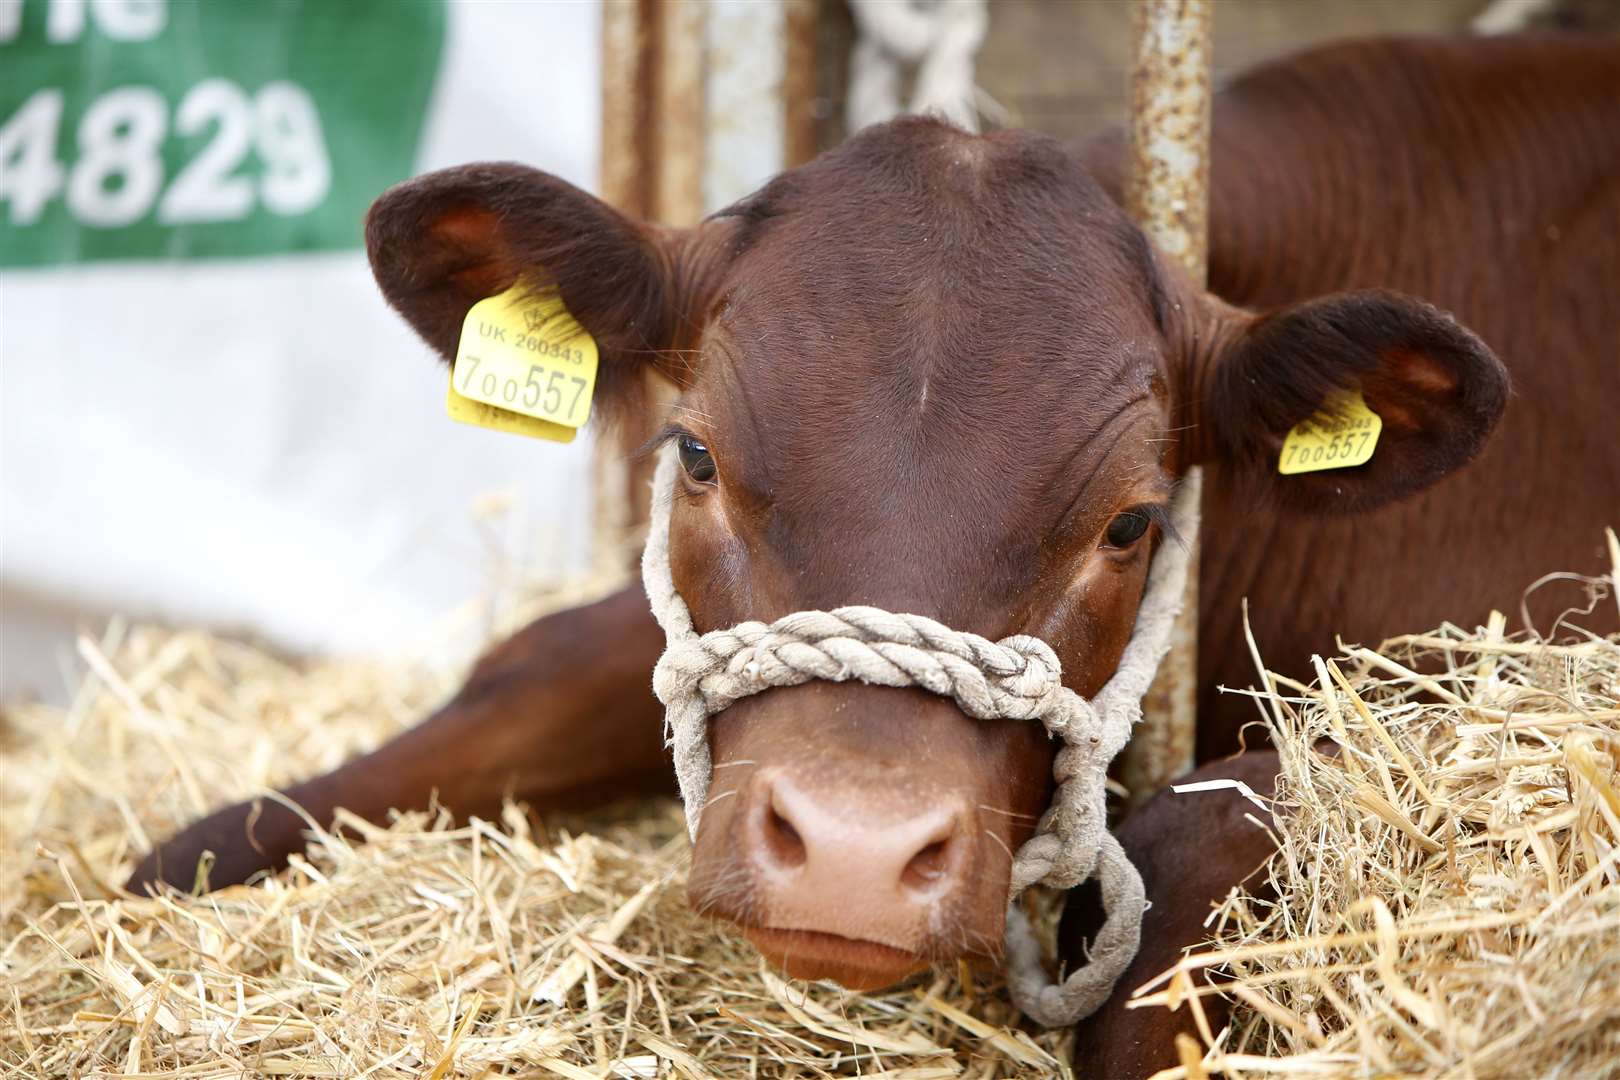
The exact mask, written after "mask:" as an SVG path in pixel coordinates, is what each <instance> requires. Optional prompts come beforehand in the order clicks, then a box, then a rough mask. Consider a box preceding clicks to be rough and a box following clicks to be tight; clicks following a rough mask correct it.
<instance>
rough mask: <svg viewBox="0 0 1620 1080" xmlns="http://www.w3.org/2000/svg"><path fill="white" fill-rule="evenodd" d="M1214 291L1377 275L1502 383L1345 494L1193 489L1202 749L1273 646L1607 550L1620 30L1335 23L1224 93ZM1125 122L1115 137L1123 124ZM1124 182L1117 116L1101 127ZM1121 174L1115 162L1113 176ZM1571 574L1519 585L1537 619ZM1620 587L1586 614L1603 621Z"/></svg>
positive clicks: (1562, 596) (1426, 620)
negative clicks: (1531, 592)
mask: <svg viewBox="0 0 1620 1080" xmlns="http://www.w3.org/2000/svg"><path fill="white" fill-rule="evenodd" d="M1214 131H1215V147H1214V157H1213V165H1212V170H1211V173H1212V175H1211V208H1210V288H1211V289H1212V290H1213V291H1215V292H1216V293H1218V294H1219V295H1221V296H1222V297H1224V298H1225V299H1227V300H1229V301H1231V302H1233V303H1237V304H1240V305H1243V306H1245V307H1252V308H1257V309H1258V308H1270V307H1275V306H1278V305H1283V304H1287V303H1290V302H1293V301H1298V300H1303V299H1306V298H1308V297H1312V296H1316V295H1320V294H1322V293H1327V292H1334V291H1339V290H1345V289H1356V288H1367V287H1375V286H1376V287H1385V288H1393V289H1398V290H1400V291H1403V292H1407V293H1410V294H1412V295H1414V296H1418V297H1421V298H1423V299H1425V300H1428V301H1430V302H1432V303H1434V304H1436V305H1437V306H1439V307H1441V308H1443V309H1445V310H1448V311H1450V312H1452V313H1453V314H1455V315H1456V317H1457V318H1458V320H1459V321H1461V322H1462V323H1464V324H1465V325H1467V326H1469V327H1471V328H1472V329H1473V330H1475V331H1476V332H1477V333H1478V334H1479V335H1480V336H1481V337H1482V338H1483V339H1484V340H1485V341H1486V342H1487V343H1488V344H1490V345H1491V347H1492V348H1493V349H1495V350H1496V352H1497V354H1498V355H1499V356H1500V357H1501V358H1502V360H1503V362H1504V363H1505V364H1506V365H1507V367H1508V369H1509V371H1510V372H1511V373H1512V378H1513V397H1512V400H1511V402H1510V404H1509V406H1508V409H1507V412H1506V414H1505V416H1504V418H1503V420H1502V423H1501V425H1500V426H1499V428H1498V430H1497V433H1496V435H1495V437H1494V438H1493V440H1492V441H1491V443H1490V444H1489V445H1488V447H1487V449H1486V450H1485V452H1484V453H1483V454H1482V455H1481V456H1480V457H1479V458H1477V459H1476V460H1475V461H1474V462H1473V463H1472V464H1470V465H1468V466H1466V467H1465V468H1463V469H1462V470H1461V471H1459V472H1458V473H1457V474H1455V475H1453V476H1451V477H1449V478H1447V479H1446V480H1443V481H1442V482H1440V483H1439V484H1438V485H1436V486H1435V487H1434V488H1432V489H1430V490H1428V491H1427V492H1424V493H1422V494H1420V495H1418V496H1416V497H1413V498H1410V499H1407V500H1405V501H1402V502H1399V503H1396V504H1394V505H1392V506H1388V507H1386V508H1384V509H1382V510H1379V511H1376V512H1373V513H1370V514H1364V515H1360V516H1355V517H1345V518H1316V517H1306V516H1302V515H1298V514H1287V513H1282V512H1280V511H1277V510H1275V509H1273V508H1271V507H1269V506H1267V505H1265V504H1264V502H1263V500H1257V499H1256V497H1255V492H1254V491H1253V490H1252V488H1251V487H1249V486H1247V485H1244V484H1243V483H1242V482H1241V481H1240V480H1239V479H1238V478H1235V477H1234V476H1232V475H1229V474H1227V473H1223V472H1222V470H1221V469H1219V468H1218V467H1216V468H1211V469H1210V470H1209V471H1208V480H1207V487H1206V495H1205V521H1206V528H1205V530H1204V556H1203V564H1202V573H1201V578H1202V581H1201V584H1202V591H1203V600H1202V608H1203V612H1202V618H1201V624H1202V628H1201V634H1200V640H1201V653H1200V658H1199V668H1200V683H1201V686H1202V687H1203V688H1204V690H1203V699H1202V701H1201V702H1200V706H1201V715H1202V716H1203V717H1204V720H1203V722H1202V723H1201V736H1200V748H1199V756H1200V758H1208V757H1211V756H1214V755H1216V754H1220V753H1224V752H1227V751H1229V750H1231V749H1233V748H1234V747H1235V732H1236V725H1237V724H1238V723H1242V722H1245V721H1247V720H1250V719H1253V717H1254V713H1253V711H1252V705H1250V704H1249V703H1248V702H1247V701H1246V700H1244V699H1241V698H1232V697H1229V696H1222V695H1220V694H1219V692H1218V690H1217V689H1216V687H1217V686H1219V685H1226V686H1245V685H1249V684H1251V683H1252V682H1253V679H1254V671H1253V665H1252V663H1251V662H1250V661H1249V658H1248V656H1247V652H1246V649H1245V647H1244V644H1243V634H1242V622H1241V619H1242V615H1241V606H1240V600H1241V599H1242V598H1243V597H1248V599H1249V602H1250V618H1251V622H1252V624H1253V627H1254V631H1255V635H1256V637H1257V639H1258V641H1259V644H1260V647H1261V650H1262V652H1263V654H1264V656H1265V658H1266V660H1267V663H1268V664H1269V665H1270V666H1272V667H1274V668H1276V669H1277V670H1281V671H1285V672H1289V673H1293V674H1307V675H1308V673H1309V668H1308V660H1309V657H1310V655H1311V654H1312V653H1313V652H1320V653H1324V654H1326V653H1330V652H1332V651H1333V650H1334V648H1335V636H1336V635H1338V636H1341V637H1342V638H1343V639H1344V640H1346V641H1350V642H1356V641H1359V642H1365V643H1376V642H1377V641H1379V640H1381V639H1382V638H1384V637H1386V636H1389V635H1391V634H1396V633H1401V632H1407V631H1415V630H1420V629H1424V628H1427V627H1430V626H1434V625H1437V624H1438V623H1440V622H1441V621H1443V620H1452V621H1456V622H1460V623H1464V624H1467V625H1473V624H1476V623H1481V622H1483V621H1484V619H1485V617H1486V616H1487V614H1488V613H1489V611H1490V610H1491V609H1492V608H1493V607H1494V608H1500V609H1504V610H1507V611H1509V612H1511V613H1515V614H1516V613H1517V612H1518V610H1519V608H1518V605H1519V601H1520V596H1521V594H1522V592H1523V590H1524V589H1525V588H1526V587H1527V586H1529V585H1530V584H1531V583H1532V582H1533V581H1535V580H1536V579H1537V578H1539V577H1540V576H1541V575H1543V574H1545V573H1546V572H1548V571H1552V570H1573V571H1579V572H1583V573H1589V574H1591V573H1598V572H1601V571H1602V570H1603V569H1605V568H1606V566H1605V564H1606V561H1607V560H1606V557H1605V556H1604V554H1603V535H1602V529H1603V527H1604V526H1605V525H1615V524H1620V520H1617V519H1620V43H1615V42H1611V41H1607V40H1597V39H1577V38H1561V37H1546V38H1509V39H1402V40H1391V41H1379V42H1365V43H1351V44H1346V45H1338V46H1331V47H1328V48H1325V49H1320V50H1317V51H1315V52H1312V53H1307V54H1304V55H1301V56H1299V57H1295V58H1291V59H1289V60H1285V61H1282V62H1279V63H1276V64H1272V65H1268V66H1267V67H1264V68H1260V69H1257V70H1256V71H1254V72H1252V73H1250V74H1248V75H1246V76H1244V77H1242V78H1240V79H1239V80H1238V81H1237V82H1235V83H1234V84H1233V85H1232V86H1230V87H1229V88H1227V89H1226V90H1224V91H1223V92H1222V93H1221V94H1220V95H1219V97H1218V98H1217V104H1216V108H1215V117H1214ZM1110 143H1112V146H1110V145H1109V144H1110ZM1088 159H1089V160H1091V161H1092V162H1095V163H1098V164H1099V169H1098V171H1099V172H1100V173H1102V174H1103V176H1104V179H1105V182H1111V183H1112V184H1113V185H1114V186H1115V187H1116V189H1117V163H1118V161H1119V155H1118V141H1117V137H1114V138H1106V139H1105V140H1099V142H1098V143H1097V144H1095V145H1094V146H1092V147H1090V148H1089V150H1088ZM1109 173H1113V175H1111V176H1110V175H1108V174H1109ZM1583 600H1584V596H1583V594H1582V593H1581V591H1580V590H1579V589H1578V588H1576V587H1573V586H1571V585H1568V584H1563V585H1555V586H1553V587H1551V588H1549V589H1544V590H1542V591H1541V592H1540V593H1538V594H1536V596H1535V597H1533V598H1532V600H1531V601H1530V603H1529V611H1530V613H1531V615H1532V618H1534V619H1535V621H1536V622H1537V623H1538V624H1539V625H1540V626H1541V628H1542V629H1546V628H1547V627H1548V625H1549V624H1550V622H1551V621H1552V619H1553V618H1554V617H1556V615H1557V614H1558V613H1559V612H1561V611H1562V610H1564V608H1566V607H1568V606H1569V605H1570V604H1571V603H1575V602H1581V601H1583ZM1614 623H1615V617H1614V607H1613V604H1612V603H1609V604H1607V605H1605V606H1604V607H1603V608H1602V609H1601V611H1600V612H1599V613H1598V615H1597V617H1596V618H1594V619H1587V620H1585V621H1584V623H1583V625H1587V626H1589V627H1591V628H1594V629H1612V628H1613V626H1614Z"/></svg>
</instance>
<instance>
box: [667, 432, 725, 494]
mask: <svg viewBox="0 0 1620 1080" xmlns="http://www.w3.org/2000/svg"><path fill="white" fill-rule="evenodd" d="M675 450H676V452H677V453H678V454H680V457H681V468H683V469H685V470H686V475H687V476H690V477H691V478H692V480H693V481H694V482H696V483H699V484H712V483H714V475H715V468H714V455H713V454H711V453H709V448H708V447H707V446H704V445H703V444H702V443H700V442H698V441H697V440H696V439H694V438H693V437H692V436H690V435H680V436H677V437H676V439H675Z"/></svg>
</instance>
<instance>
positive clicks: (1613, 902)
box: [1137, 531, 1620, 1080]
mask: <svg viewBox="0 0 1620 1080" xmlns="http://www.w3.org/2000/svg"><path fill="white" fill-rule="evenodd" d="M1608 546H1609V552H1610V557H1611V559H1612V560H1613V564H1614V572H1613V574H1612V575H1610V576H1609V577H1608V578H1607V579H1606V580H1605V579H1597V580H1594V581H1591V582H1588V586H1589V589H1590V592H1589V597H1590V602H1591V604H1592V605H1606V606H1608V607H1609V610H1610V611H1611V612H1612V610H1613V605H1615V604H1617V603H1620V543H1617V541H1616V538H1615V534H1614V533H1613V532H1612V531H1611V532H1610V533H1609V534H1608ZM1550 577H1559V578H1565V579H1567V578H1568V577H1569V575H1550ZM1544 580H1545V579H1544ZM1588 610H1592V609H1591V608H1589V609H1588ZM1582 614H1583V613H1582V612H1573V613H1566V615H1565V618H1564V620H1562V625H1561V626H1560V627H1559V630H1558V632H1557V633H1556V634H1555V633H1552V632H1550V631H1549V632H1548V634H1547V635H1546V638H1547V639H1552V640H1547V639H1542V638H1537V637H1532V636H1530V635H1529V634H1522V635H1518V636H1513V637H1510V636H1507V635H1505V634H1504V633H1503V631H1504V628H1505V626H1506V622H1507V621H1506V619H1505V618H1503V617H1502V616H1500V615H1493V616H1492V618H1491V621H1490V623H1489V625H1488V626H1486V627H1484V628H1482V629H1480V630H1479V631H1477V632H1466V631H1464V630H1462V629H1460V628H1458V627H1455V626H1444V627H1441V628H1440V629H1438V630H1436V631H1434V632H1433V633H1428V634H1417V635H1409V636H1404V637H1398V638H1395V639H1393V640H1391V641H1388V642H1385V643H1384V644H1383V645H1382V646H1381V647H1380V648H1379V649H1377V650H1372V649H1365V648H1351V649H1348V650H1347V651H1346V655H1345V656H1343V657H1341V658H1340V659H1338V660H1337V661H1330V662H1321V661H1318V663H1317V665H1316V676H1317V677H1316V679H1315V681H1314V682H1313V683H1312V684H1311V685H1309V686H1305V685H1301V684H1299V683H1295V682H1291V681H1288V680H1285V679H1282V678H1280V677H1278V676H1275V675H1269V676H1267V679H1266V684H1265V687H1264V690H1263V692H1257V693H1256V695H1255V696H1256V698H1257V700H1258V702H1259V704H1260V705H1261V707H1262V711H1263V712H1264V714H1265V718H1266V721H1267V723H1268V725H1269V726H1270V728H1271V729H1272V731H1273V733H1274V736H1275V742H1276V744H1277V745H1278V746H1279V747H1281V748H1282V757H1283V769H1282V774H1281V779H1280V781H1279V787H1278V791H1277V795H1276V802H1275V804H1274V805H1275V809H1276V810H1277V812H1278V814H1279V834H1278V843H1279V850H1278V853H1277V854H1276V855H1275V856H1274V857H1273V858H1272V860H1271V862H1270V864H1269V865H1268V867H1267V868H1266V871H1265V873H1263V874H1262V875H1259V876H1258V880H1251V882H1250V889H1251V891H1250V892H1248V893H1238V894H1235V895H1233V896H1231V897H1229V898H1228V900H1227V902H1226V903H1225V904H1224V905H1223V906H1222V907H1221V908H1220V909H1219V911H1218V912H1216V914H1215V915H1214V916H1213V917H1212V919H1211V922H1210V925H1211V927H1212V930H1213V941H1212V942H1211V944H1210V946H1209V947H1207V948H1205V949H1202V950H1196V951H1194V952H1193V953H1192V954H1191V955H1189V956H1187V957H1186V958H1184V960H1183V962H1182V964H1181V965H1180V966H1179V967H1177V968H1176V969H1175V970H1174V971H1173V972H1170V973H1167V974H1166V975H1165V976H1162V977H1161V978H1160V979H1158V980H1155V982H1154V983H1153V984H1150V985H1149V986H1147V987H1145V988H1142V991H1141V992H1140V993H1139V994H1138V996H1137V1002H1138V1004H1140V1005H1142V1006H1145V1007H1164V1006H1170V1007H1179V1008H1183V1009H1191V1010H1193V1012H1194V1014H1195V1015H1197V1014H1198V1013H1199V1012H1200V1005H1201V1000H1202V997H1203V996H1205V995H1208V994H1210V993H1213V992H1214V987H1215V986H1219V987H1220V988H1221V989H1222V990H1224V991H1225V992H1226V993H1227V994H1229V995H1231V996H1234V997H1236V998H1237V999H1238V1006H1237V1008H1236V1009H1235V1010H1234V1014H1233V1019H1232V1023H1231V1026H1230V1028H1228V1029H1226V1030H1224V1031H1220V1032H1215V1031H1212V1030H1210V1027H1209V1025H1208V1024H1207V1023H1205V1024H1201V1025H1200V1026H1201V1034H1202V1035H1203V1040H1204V1045H1203V1046H1202V1047H1198V1046H1197V1045H1196V1044H1192V1045H1187V1046H1184V1047H1183V1057H1182V1060H1183V1062H1185V1063H1186V1064H1185V1065H1184V1066H1183V1067H1181V1068H1177V1069H1174V1070H1171V1071H1169V1072H1168V1073H1167V1074H1165V1078H1164V1080H1169V1078H1170V1077H1180V1076H1198V1075H1202V1074H1204V1073H1206V1072H1207V1073H1212V1074H1213V1073H1226V1074H1228V1075H1233V1076H1237V1075H1244V1074H1247V1075H1261V1074H1268V1073H1269V1074H1282V1075H1288V1076H1368V1075H1376V1076H1421V1077H1452V1076H1457V1077H1482V1078H1483V1077H1503V1078H1507V1077H1514V1078H1520V1077H1547V1078H1551V1077H1581V1078H1590V1077H1612V1076H1620V635H1616V636H1611V637H1609V638H1607V639H1603V638H1599V637H1595V636H1594V635H1591V634H1589V633H1585V632H1582V631H1580V630H1579V629H1577V627H1578V626H1579V623H1580V619H1581V616H1582ZM1527 621H1528V620H1527ZM1606 621H1609V622H1612V621H1613V620H1612V617H1611V618H1610V619H1608V620H1606ZM1251 647H1252V642H1251ZM1200 1050H1201V1051H1202V1053H1201V1054H1200V1053H1199V1051H1200Z"/></svg>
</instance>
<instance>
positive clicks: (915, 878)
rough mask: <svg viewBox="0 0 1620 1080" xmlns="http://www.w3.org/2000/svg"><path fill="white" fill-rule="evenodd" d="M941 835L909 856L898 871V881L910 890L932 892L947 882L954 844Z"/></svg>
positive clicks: (950, 838) (948, 837)
mask: <svg viewBox="0 0 1620 1080" xmlns="http://www.w3.org/2000/svg"><path fill="white" fill-rule="evenodd" d="M952 839H953V838H952V837H951V836H943V837H941V838H939V839H938V840H935V841H933V842H932V843H930V844H928V845H927V846H926V847H924V848H922V850H920V851H918V852H917V853H916V854H915V855H913V856H912V857H911V861H910V862H908V863H906V866H905V869H904V870H902V871H901V872H900V881H901V882H902V884H904V885H905V887H906V888H908V889H910V890H911V891H912V892H919V893H932V892H935V891H937V890H938V889H939V888H940V887H941V886H942V885H945V884H948V881H949V878H950V872H951V861H952V855H953V854H954V848H955V845H954V844H953V843H952Z"/></svg>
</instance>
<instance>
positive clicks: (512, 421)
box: [445, 282, 597, 442]
mask: <svg viewBox="0 0 1620 1080" xmlns="http://www.w3.org/2000/svg"><path fill="white" fill-rule="evenodd" d="M596 362H597V356H596V341H595V339H594V338H592V337H591V335H590V334H588V333H586V331H585V328H584V327H583V326H581V325H579V323H578V321H576V320H575V318H574V317H573V316H572V315H571V314H569V312H568V309H567V308H566V307H564V306H563V302H562V297H560V296H558V295H557V292H556V290H555V289H552V290H549V291H544V292H539V293H535V292H531V291H530V290H529V289H528V288H527V287H526V286H524V285H523V284H522V283H521V282H520V283H518V284H516V285H513V286H512V287H511V288H510V289H507V290H506V291H505V292H503V293H501V294H500V295H498V296H491V297H488V298H486V299H483V300H480V301H478V303H476V304H474V305H473V306H472V310H470V311H468V312H467V318H466V319H465V320H464V321H463V322H462V324H461V341H460V343H459V344H458V345H457V346H456V360H455V364H454V365H453V366H452V367H451V369H450V387H449V391H448V394H447V395H446V397H445V411H446V412H448V413H449V414H450V418H451V419H452V420H458V421H460V422H461V423H463V424H475V425H477V426H478V427H485V428H491V429H492V430H495V431H507V432H511V433H513V434H516V435H529V436H532V437H534V438H537V439H550V440H551V441H552V442H572V441H573V438H574V435H575V433H577V432H578V430H579V428H580V426H581V425H582V424H584V423H585V421H586V419H587V418H588V417H589V416H590V414H591V394H592V393H593V392H594V391H595V389H596Z"/></svg>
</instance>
